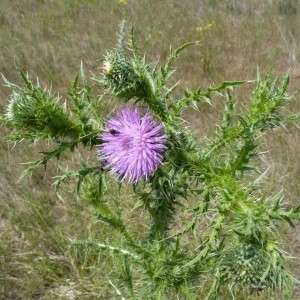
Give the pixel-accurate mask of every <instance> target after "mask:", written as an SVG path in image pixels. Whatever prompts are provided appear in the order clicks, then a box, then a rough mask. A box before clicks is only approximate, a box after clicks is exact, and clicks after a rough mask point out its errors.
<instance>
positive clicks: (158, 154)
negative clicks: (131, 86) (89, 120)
mask: <svg viewBox="0 0 300 300" xmlns="http://www.w3.org/2000/svg"><path fill="white" fill-rule="evenodd" d="M104 130H105V133H103V134H101V135H100V136H99V138H100V139H101V140H102V144H101V145H99V146H98V151H99V157H100V159H101V160H103V161H104V162H105V163H104V164H105V165H104V167H105V168H111V172H112V173H114V174H115V175H116V176H117V177H118V178H121V179H122V180H123V179H124V178H128V181H129V183H135V182H137V181H138V180H139V179H141V178H142V177H146V178H147V177H148V176H149V175H150V174H151V173H152V172H154V171H155V170H156V169H157V167H158V166H159V165H160V164H161V163H162V159H163V156H162V155H163V152H164V151H165V149H166V145H165V143H166V140H167V137H166V135H164V132H163V127H162V125H160V124H159V123H157V122H156V121H154V120H153V119H152V118H151V115H150V113H149V112H146V113H145V115H144V116H141V114H140V112H139V110H138V108H135V109H133V110H131V109H127V108H125V109H123V110H121V111H120V112H119V113H117V114H116V115H115V116H114V117H111V118H110V119H108V121H107V123H106V127H105V129H104Z"/></svg>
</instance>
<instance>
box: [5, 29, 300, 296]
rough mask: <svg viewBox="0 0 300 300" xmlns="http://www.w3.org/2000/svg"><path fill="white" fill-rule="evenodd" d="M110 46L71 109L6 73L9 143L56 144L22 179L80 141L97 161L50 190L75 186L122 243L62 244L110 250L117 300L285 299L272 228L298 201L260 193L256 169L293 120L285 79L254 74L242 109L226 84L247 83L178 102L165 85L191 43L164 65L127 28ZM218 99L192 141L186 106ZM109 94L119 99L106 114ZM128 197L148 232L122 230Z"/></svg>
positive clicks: (287, 285) (293, 216)
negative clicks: (116, 271) (217, 119)
mask: <svg viewBox="0 0 300 300" xmlns="http://www.w3.org/2000/svg"><path fill="white" fill-rule="evenodd" d="M118 44H119V47H116V48H115V49H112V50H109V51H107V52H106V54H105V55H104V57H103V62H102V66H100V67H99V70H101V71H100V72H99V74H96V75H94V76H93V78H92V83H89V80H87V78H86V75H85V72H84V71H83V69H82V68H81V69H80V73H79V74H78V75H77V76H76V78H75V80H74V81H73V83H72V86H71V92H70V93H69V95H70V101H69V102H68V103H67V104H68V105H65V104H64V103H62V102H61V99H60V98H59V97H57V96H54V95H53V94H52V92H51V91H46V90H43V89H42V88H41V87H40V86H39V84H34V83H33V82H32V81H31V79H30V77H29V76H28V75H25V74H24V72H23V71H22V70H21V69H20V68H18V71H19V73H20V75H21V77H22V79H23V81H24V86H23V87H19V86H17V85H15V84H13V83H10V82H9V81H8V80H7V79H5V78H4V80H5V84H6V86H8V87H9V88H10V89H11V91H12V94H11V100H10V103H9V104H8V106H7V109H6V112H5V113H4V114H3V116H2V122H3V123H5V124H6V125H7V126H9V127H10V128H11V129H12V132H11V134H9V135H8V136H7V137H6V140H8V141H12V142H14V143H19V142H23V141H24V140H27V141H29V142H32V143H35V142H37V141H39V140H40V141H46V142H47V143H50V142H51V141H52V142H54V143H51V145H52V146H53V150H52V151H48V152H42V157H41V159H39V160H37V161H35V162H33V163H30V164H29V167H28V168H27V169H26V170H25V171H24V174H27V173H30V172H31V171H32V170H34V169H35V168H37V167H39V166H40V165H46V164H47V163H48V162H50V160H51V159H52V158H56V159H57V160H58V163H59V162H60V160H61V154H62V153H63V152H68V151H69V152H70V153H71V155H72V153H73V151H74V149H75V148H76V147H79V146H80V145H83V146H84V147H83V151H85V152H87V151H89V152H90V154H89V155H90V156H93V157H95V158H98V161H97V160H95V162H94V164H92V165H89V164H88V162H86V163H83V164H82V166H80V167H78V168H77V169H74V170H70V169H68V170H66V171H65V172H63V173H61V174H59V175H57V176H56V177H55V183H56V185H57V187H60V186H61V184H63V183H65V182H68V181H70V180H74V179H75V180H76V181H77V189H76V191H77V195H78V197H80V198H81V199H82V200H83V201H86V202H87V203H88V204H89V205H91V206H93V207H94V211H95V216H96V220H97V221H102V222H105V223H106V224H108V225H109V226H110V227H111V228H112V229H114V231H113V232H115V233H116V234H118V236H120V237H121V238H120V239H119V244H117V243H116V240H114V243H113V244H109V243H106V242H104V241H91V240H90V239H88V238H87V239H86V240H81V241H76V240H74V241H72V242H71V244H70V249H74V247H77V245H80V246H81V247H82V246H84V245H86V247H94V249H96V250H97V251H111V252H113V253H118V254H119V255H120V256H121V257H122V260H123V263H122V266H123V268H122V272H123V276H122V279H120V278H110V279H109V283H110V284H111V286H112V288H113V289H114V290H115V292H116V295H117V296H119V297H120V299H179V298H180V297H182V298H180V299H222V295H223V294H224V293H225V294H226V293H227V294H226V295H227V297H232V298H234V297H236V296H238V295H239V294H240V293H241V291H244V292H243V293H246V294H251V293H254V292H255V293H266V295H267V294H270V293H271V294H272V293H278V295H281V297H282V299H290V297H291V294H290V293H291V289H292V286H293V283H295V282H296V279H294V278H293V276H292V275H291V274H289V272H288V271H287V270H286V267H285V265H286V260H287V257H286V256H285V254H284V251H283V250H281V249H280V247H279V246H280V245H279V238H280V236H279V234H278V230H277V227H278V226H279V225H280V224H281V223H282V222H287V223H288V224H289V225H291V226H293V222H294V221H299V219H300V206H297V207H292V208H289V209H286V208H285V206H284V203H283V193H278V194H275V195H266V194H265V191H264V190H263V183H264V179H265V176H266V174H267V171H263V172H261V171H260V170H259V166H255V163H257V160H255V158H256V157H258V156H259V155H260V151H259V147H260V143H261V139H260V137H261V135H262V134H265V133H267V132H268V131H269V130H270V129H273V128H276V127H281V126H284V125H285V124H286V123H287V122H295V121H296V120H298V119H299V115H297V114H295V115H285V114H284V113H283V112H282V110H281V108H282V107H284V106H286V105H287V104H288V103H289V102H290V101H292V100H293V99H294V96H295V95H292V96H289V95H288V94H287V88H288V82H289V78H288V75H286V76H284V77H283V78H280V79H278V78H276V76H275V75H274V73H273V72H270V73H269V74H267V75H266V77H265V78H262V77H261V76H260V75H258V78H257V80H256V83H255V87H254V90H253V92H252V94H251V96H250V98H249V100H248V101H247V103H246V104H245V103H244V104H245V107H243V109H242V110H241V109H238V105H237V104H238V100H237V99H236V98H235V96H234V89H235V87H237V86H240V85H242V84H252V83H249V82H247V81H225V82H222V83H221V84H220V85H218V86H216V87H209V88H208V89H205V90H203V89H200V88H199V89H198V90H196V91H191V90H184V93H183V95H182V96H181V97H178V96H176V95H177V94H178V93H177V87H178V83H176V84H175V85H173V86H170V85H169V78H170V76H171V75H172V73H173V72H174V69H173V63H174V60H175V59H176V58H177V57H178V56H179V55H180V53H181V52H182V51H183V50H184V49H186V48H187V47H188V46H191V45H193V44H194V43H187V44H184V45H182V46H181V47H179V48H177V49H175V50H171V51H170V55H169V57H168V59H167V61H166V63H165V65H164V66H161V67H158V63H147V62H146V59H145V56H143V55H141V53H140V50H139V49H138V47H137V43H136V38H135V35H134V31H132V32H131V34H130V41H129V46H128V47H124V46H123V45H124V44H125V43H123V42H122V43H118ZM121 45H122V46H121ZM95 85H97V86H100V88H102V91H103V94H102V95H101V96H100V97H95V96H94V95H93V93H92V90H93V89H92V88H93V86H95ZM175 91H176V93H175ZM217 95H218V96H222V99H224V111H223V118H222V120H221V123H220V124H219V125H218V127H217V130H216V132H215V134H214V135H213V136H211V137H209V138H207V139H203V140H202V141H199V140H197V138H196V137H195V136H194V135H193V134H192V132H191V131H190V130H189V129H188V128H187V127H186V126H185V125H184V124H185V123H184V118H183V111H184V110H185V109H187V108H195V109H200V107H201V104H202V103H206V104H207V105H212V106H213V100H214V96H217ZM109 98H111V99H112V101H114V100H115V99H119V100H121V101H123V102H120V101H118V105H116V108H115V109H114V108H113V107H112V108H111V110H112V112H111V113H110V114H109V115H105V114H103V113H102V112H103V111H104V107H105V106H106V103H105V101H106V99H109ZM120 103H123V104H122V105H121V104H120ZM116 184H117V186H118V195H119V196H118V197H119V199H118V201H115V199H114V196H113V192H114V191H115V188H116ZM128 191H130V192H131V193H133V195H134V199H133V202H134V204H133V206H132V207H131V209H135V210H141V211H143V212H144V213H145V212H146V213H147V214H148V217H149V218H147V219H146V220H149V224H148V226H147V228H148V229H149V230H148V232H139V233H138V234H137V233H134V232H132V230H130V226H129V220H127V219H126V213H125V212H124V211H123V209H122V201H125V200H124V199H127V198H128V196H127V192H128ZM186 215H189V217H188V218H187V217H186ZM178 218H181V220H182V226H177V223H176V220H178ZM138 221H139V222H147V221H145V220H143V219H142V220H137V221H136V222H137V223H138ZM192 237H193V241H192ZM71 252H72V251H71ZM95 267H101V266H95ZM109 283H108V284H109ZM226 290H227V292H226ZM228 295H229V296H228ZM244 295H245V294H244ZM226 299H228V298H226Z"/></svg>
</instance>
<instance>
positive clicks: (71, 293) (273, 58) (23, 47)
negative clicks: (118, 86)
mask: <svg viewBox="0 0 300 300" xmlns="http://www.w3.org/2000/svg"><path fill="white" fill-rule="evenodd" d="M123 19H125V20H126V21H127V23H126V24H127V28H128V29H130V28H131V26H133V25H134V26H135V28H136V34H137V39H138V44H139V47H140V48H141V50H142V51H145V54H146V58H147V60H148V61H157V60H160V62H161V63H163V62H164V61H165V59H166V57H167V55H168V53H169V49H170V46H172V47H173V48H175V47H177V46H179V45H181V44H183V43H186V42H189V41H196V40H199V41H200V42H199V44H197V45H195V46H192V47H190V48H188V49H187V50H186V51H185V52H184V53H183V55H182V56H181V57H180V58H179V59H178V61H177V63H176V70H177V71H176V74H175V75H174V79H173V80H174V81H176V80H178V79H181V86H182V88H191V89H192V88H199V87H202V88H206V87H209V86H210V85H212V86H214V85H218V84H219V83H221V82H222V81H223V80H243V79H246V80H254V79H256V77H257V69H259V70H260V73H261V74H262V75H263V74H266V73H267V72H268V70H270V69H271V68H273V69H274V70H275V72H276V74H278V75H279V76H281V75H283V74H285V73H286V72H287V71H289V72H290V90H289V91H290V93H293V92H295V91H296V90H297V89H299V88H300V1H297V0H264V1H261V0H257V1H256V0H248V1H246V0H231V1H230V0H222V1H221V0H203V1H200V0H187V1H175V0H164V1H162V0H151V1H146V0H126V1H118V0H89V1H88V0H86V1H84V0H65V1H61V0H20V1H17V0H1V4H0V72H1V73H2V74H3V75H4V76H5V77H6V78H7V79H8V80H9V81H10V82H14V83H19V82H20V79H19V77H18V74H17V72H16V69H15V61H16V62H17V63H18V65H19V66H20V67H21V68H22V69H23V70H24V71H25V72H29V74H30V76H31V78H32V79H34V80H35V79H36V78H38V80H39V83H40V85H41V86H42V87H48V88H52V90H53V91H54V92H55V93H59V95H60V96H61V98H62V99H67V98H68V94H67V93H68V90H69V87H70V84H71V82H72V80H73V79H74V77H75V75H76V74H77V73H78V71H79V68H80V64H81V62H82V65H83V67H84V69H85V70H86V72H87V74H88V75H91V74H92V73H94V74H97V73H99V72H100V70H99V67H100V65H101V61H100V59H101V58H102V56H103V54H105V51H106V50H107V49H110V48H112V47H114V46H115V45H116V41H117V34H116V33H117V32H118V27H119V24H120V22H121V21H122V20H123ZM2 83H4V82H2ZM251 88H253V84H251V83H249V84H246V85H244V86H243V87H241V88H238V89H237V91H236V96H237V97H239V99H240V100H241V102H242V103H246V101H247V97H248V95H249V91H250V90H251ZM179 92H180V89H179V91H178V93H179ZM9 93H10V91H9V90H8V89H7V88H6V87H4V86H3V85H2V84H1V85H0V108H1V113H3V112H4V109H5V105H6V104H7V102H8V100H9ZM95 95H97V87H95ZM297 98H298V99H297V100H296V101H295V102H294V103H293V104H292V105H290V107H288V108H287V109H286V110H287V111H290V112H300V101H299V100H300V99H299V96H297ZM112 105H113V104H112ZM222 107H223V106H222V103H221V102H216V103H214V105H213V107H206V106H205V107H203V110H201V111H200V112H196V111H187V112H186V116H187V119H188V121H189V126H190V128H191V130H193V131H194V132H195V134H197V135H198V136H199V137H205V136H206V135H208V134H211V133H213V132H214V130H215V125H216V124H217V120H218V117H219V116H220V110H221V109H222ZM8 133H9V129H8V128H5V127H4V126H2V127H0V134H1V137H4V136H5V135H7V134H8ZM262 142H263V143H264V146H263V149H262V151H264V154H263V155H262V156H261V158H260V165H261V166H260V167H261V170H265V169H267V168H269V172H268V180H267V181H266V187H265V189H266V191H267V192H268V193H272V194H275V193H276V192H278V191H280V190H281V189H284V195H285V200H286V203H287V206H289V205H297V204H299V195H300V184H299V176H300V163H299V161H300V151H299V145H300V130H299V128H297V127H296V126H289V125H288V126H287V127H286V129H281V130H276V131H274V132H272V133H271V134H269V135H268V136H265V137H263V138H262ZM13 146H14V145H12V144H8V143H6V142H4V141H3V138H1V142H0V151H1V153H0V163H1V168H0V172H1V177H0V178H1V179H0V299H3V300H8V299H12V300H17V299H118V297H117V296H116V294H115V292H114V290H113V288H112V286H111V285H110V284H109V281H108V280H110V279H113V278H118V276H119V277H120V274H119V271H118V270H119V269H118V268H119V265H118V259H117V257H116V255H112V254H111V253H107V252H100V253H99V252H96V251H94V250H91V249H81V248H80V247H77V248H76V249H72V248H70V247H69V245H70V241H71V240H75V239H84V238H87V237H90V238H91V239H97V240H102V241H105V240H107V239H111V238H112V237H111V232H110V231H109V229H108V228H107V227H106V226H104V225H103V224H99V223H96V224H95V223H94V222H93V220H92V218H91V215H92V214H91V213H92V212H91V209H90V208H89V207H88V206H87V205H86V204H85V203H83V202H81V201H80V200H78V199H76V197H74V196H73V195H74V194H73V191H74V187H73V186H72V185H68V186H66V187H64V190H63V191H62V194H63V199H60V198H59V197H58V196H57V195H56V193H55V191H54V186H53V184H52V183H53V181H54V180H53V178H52V177H53V176H55V175H57V174H58V173H59V168H58V167H57V166H56V164H55V162H53V165H49V166H48V169H47V173H45V171H44V169H43V168H41V169H38V170H36V171H34V173H33V174H32V176H31V177H26V178H24V179H22V180H20V181H19V178H20V175H21V174H22V170H24V169H25V168H26V166H24V165H23V164H22V163H24V162H28V161H33V160H34V159H37V158H39V155H38V153H37V152H36V149H33V147H30V146H28V145H27V144H26V143H24V144H20V145H16V146H15V147H14V149H12V148H13ZM38 147H39V149H40V150H45V149H47V147H49V146H48V145H42V144H41V145H38ZM83 157H84V159H88V160H89V162H90V163H93V162H94V163H95V164H96V163H97V162H96V153H95V152H91V153H89V154H88V156H87V155H85V154H82V152H81V151H79V150H78V151H76V153H75V156H72V157H65V158H66V162H65V167H67V166H69V167H72V166H75V165H76V164H77V163H78V161H79V160H80V159H83ZM129 203H130V201H129ZM128 211H129V215H128V218H129V219H130V220H133V221H132V224H133V225H132V227H133V228H136V229H135V230H137V231H138V230H141V231H142V230H143V228H142V227H141V226H144V225H143V224H142V223H141V224H138V223H137V221H134V217H135V216H134V213H132V210H130V209H129V210H128ZM279 231H280V234H281V242H282V244H283V245H282V247H283V249H284V250H285V251H287V252H288V253H289V254H290V255H291V256H293V257H295V256H298V257H300V233H299V226H297V224H296V229H289V228H288V227H284V226H283V227H282V228H280V229H279ZM115 238H116V239H117V238H118V237H117V236H116V237H115ZM288 268H289V270H291V272H292V273H293V274H294V275H295V277H296V278H298V279H300V260H299V259H292V260H291V262H290V265H289V266H288ZM253 297H254V296H253ZM265 297H266V295H264V296H262V298H261V299H266V298H265ZM255 298H256V299H258V297H257V295H256V296H255ZM224 299H226V298H224ZM241 299H245V298H241ZM249 299H252V298H251V297H250V298H249ZM253 299H254V298H253ZM270 299H271V298H270ZM294 299H300V289H299V287H295V291H294Z"/></svg>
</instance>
